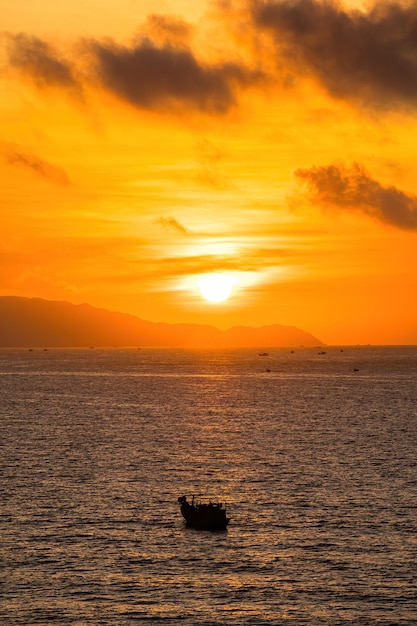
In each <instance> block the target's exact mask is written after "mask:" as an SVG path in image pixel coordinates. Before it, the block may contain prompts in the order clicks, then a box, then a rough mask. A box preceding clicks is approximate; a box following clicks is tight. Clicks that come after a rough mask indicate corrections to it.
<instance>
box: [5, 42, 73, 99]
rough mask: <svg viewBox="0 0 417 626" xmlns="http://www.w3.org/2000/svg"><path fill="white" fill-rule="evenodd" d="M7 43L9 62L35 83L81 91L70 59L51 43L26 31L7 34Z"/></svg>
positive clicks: (41, 85) (39, 85)
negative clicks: (62, 55) (67, 59)
mask: <svg viewBox="0 0 417 626" xmlns="http://www.w3.org/2000/svg"><path fill="white" fill-rule="evenodd" d="M7 44H8V55H9V64H10V66H11V67H13V68H15V69H17V70H19V71H20V72H23V73H24V74H27V75H28V76H29V77H30V78H31V79H32V80H33V81H34V82H35V84H36V85H37V86H38V87H60V88H65V89H70V90H72V91H73V92H74V93H77V94H78V95H80V93H81V87H80V84H79V83H78V81H77V79H76V78H75V75H74V71H73V68H72V66H71V63H70V62H68V61H66V60H65V59H64V58H62V57H60V55H59V53H58V52H57V50H55V49H54V48H53V47H52V45H51V44H49V43H48V42H46V41H43V40H42V39H39V38H38V37H34V36H31V35H27V34H25V33H19V34H16V35H12V34H9V35H7Z"/></svg>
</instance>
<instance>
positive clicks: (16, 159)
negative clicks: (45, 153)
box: [4, 146, 71, 187]
mask: <svg viewBox="0 0 417 626" xmlns="http://www.w3.org/2000/svg"><path fill="white" fill-rule="evenodd" d="M4 155H5V158H6V161H7V163H9V165H14V166H17V167H24V168H27V169H29V170H31V171H32V172H34V173H35V174H37V175H38V176H41V177H42V178H46V179H48V180H49V181H51V182H53V183H55V184H56V185H62V186H66V187H67V186H69V185H71V181H70V179H69V177H68V176H67V174H66V173H65V171H64V170H63V169H62V168H60V167H57V166H56V165H52V164H51V163H47V162H46V161H43V160H42V159H39V158H38V157H36V156H33V155H29V154H25V153H23V152H21V151H20V150H19V149H16V148H14V147H10V146H7V147H6V148H5V149H4Z"/></svg>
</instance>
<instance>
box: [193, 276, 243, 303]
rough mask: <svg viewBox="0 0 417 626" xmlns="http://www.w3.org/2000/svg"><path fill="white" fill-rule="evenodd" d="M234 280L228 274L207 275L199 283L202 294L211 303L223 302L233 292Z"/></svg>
mask: <svg viewBox="0 0 417 626" xmlns="http://www.w3.org/2000/svg"><path fill="white" fill-rule="evenodd" d="M233 284H234V279H233V277H232V276H230V275H228V274H206V275H205V276H203V277H202V278H200V280H199V281H198V287H199V289H200V293H201V295H202V296H203V298H205V300H208V301H209V302H223V301H224V300H227V298H229V297H230V296H231V294H232V291H233Z"/></svg>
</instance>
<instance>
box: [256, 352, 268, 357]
mask: <svg viewBox="0 0 417 626" xmlns="http://www.w3.org/2000/svg"><path fill="white" fill-rule="evenodd" d="M258 356H269V354H268V352H260V353H259V354H258Z"/></svg>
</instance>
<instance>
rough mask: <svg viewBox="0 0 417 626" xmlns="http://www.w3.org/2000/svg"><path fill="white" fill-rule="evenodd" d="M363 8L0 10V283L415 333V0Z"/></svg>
mask: <svg viewBox="0 0 417 626" xmlns="http://www.w3.org/2000/svg"><path fill="white" fill-rule="evenodd" d="M40 5H41V6H40ZM366 6H368V8H366V9H365V8H364V7H365V4H364V3H361V4H359V3H358V2H356V3H353V2H351V3H345V4H343V5H342V4H338V5H336V4H334V3H331V2H318V1H317V0H299V1H298V2H297V1H295V2H294V1H291V2H289V1H278V0H276V1H275V2H274V1H270V2H264V1H261V0H252V1H251V2H249V1H248V2H238V1H236V2H230V3H229V2H217V3H214V2H201V3H198V2H196V1H194V0H193V1H191V0H171V1H168V0H167V1H165V0H161V1H153V2H150V1H149V2H143V1H139V0H118V1H117V2H116V1H115V0H100V1H99V0H95V1H92V2H88V3H85V2H81V0H71V2H69V1H68V0H62V1H61V2H60V3H56V2H52V1H49V0H47V1H46V0H44V1H43V2H42V3H39V2H35V0H19V2H17V3H15V4H13V6H12V3H9V2H8V3H6V2H4V0H0V8H1V14H2V29H3V32H2V36H1V56H0V58H1V63H2V66H3V67H2V70H3V71H2V73H1V75H2V78H1V81H0V176H1V186H0V193H1V232H2V239H1V247H0V259H1V266H2V271H1V274H0V295H20V296H27V297H41V298H46V299H51V300H52V299H53V300H67V301H69V302H72V303H75V304H78V303H82V302H88V303H89V304H91V305H93V306H98V307H104V308H107V309H111V310H118V311H122V312H127V313H133V314H136V315H138V316H139V317H142V318H144V319H149V320H152V321H165V322H195V323H208V324H213V325H215V326H218V327H219V328H228V327H230V326H233V325H237V324H248V325H253V326H260V325H264V324H273V323H279V324H286V325H287V324H288V325H294V326H298V327H300V328H302V329H303V330H306V331H308V332H311V333H312V334H314V335H315V336H317V337H319V338H320V339H321V340H322V341H324V342H326V343H329V344H348V343H353V344H356V343H382V344H391V343H393V344H395V343H417V316H416V313H417V271H416V268H417V245H416V244H417V179H416V177H415V154H416V152H417V148H416V146H417V111H415V109H417V87H416V85H417V40H416V35H415V33H416V32H417V2H414V3H408V4H407V5H405V4H399V3H398V4H395V3H394V4H391V5H390V7H388V8H386V7H385V8H384V7H383V6H382V3H377V4H376V5H375V7H376V8H372V6H371V5H366ZM358 7H362V8H360V9H359V8H358ZM216 271H218V272H223V273H228V274H230V275H231V276H232V277H233V280H234V291H233V294H232V296H231V297H230V298H229V299H228V300H226V301H225V302H223V303H218V304H213V303H209V302H207V301H205V300H204V299H202V297H201V294H200V291H199V289H198V286H197V283H198V281H199V279H200V278H201V277H202V276H204V275H205V274H207V273H212V272H216Z"/></svg>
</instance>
